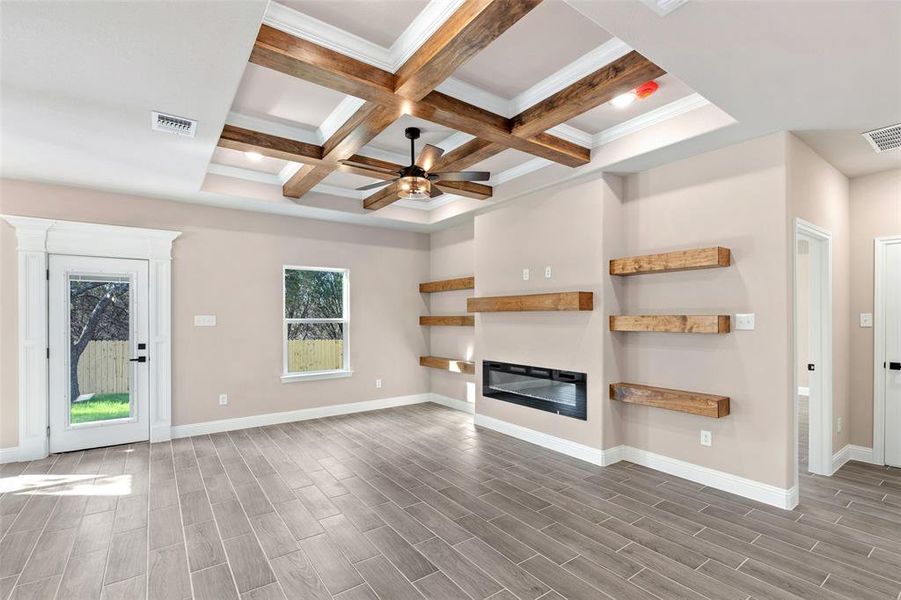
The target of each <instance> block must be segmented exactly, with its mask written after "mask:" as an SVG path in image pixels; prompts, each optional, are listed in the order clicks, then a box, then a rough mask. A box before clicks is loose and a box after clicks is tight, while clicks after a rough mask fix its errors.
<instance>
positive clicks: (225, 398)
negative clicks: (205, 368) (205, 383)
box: [219, 394, 228, 406]
mask: <svg viewBox="0 0 901 600" xmlns="http://www.w3.org/2000/svg"><path fill="white" fill-rule="evenodd" d="M226 404H228V394H219V406H225V405H226Z"/></svg>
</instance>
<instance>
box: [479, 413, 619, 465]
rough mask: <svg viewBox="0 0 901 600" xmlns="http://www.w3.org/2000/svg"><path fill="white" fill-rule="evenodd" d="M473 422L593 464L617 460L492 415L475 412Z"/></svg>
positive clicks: (599, 451)
mask: <svg viewBox="0 0 901 600" xmlns="http://www.w3.org/2000/svg"><path fill="white" fill-rule="evenodd" d="M475 424H476V425H478V426H480V427H485V428H487V429H493V430H494V431H497V432H499V433H503V434H506V435H509V436H511V437H515V438H517V439H520V440H523V441H526V442H530V443H532V444H535V445H536V446H541V447H542V448H548V449H549V450H554V451H556V452H559V453H561V454H566V455H567V456H572V457H574V458H578V459H581V460H584V461H585V462H590V463H591V464H594V465H600V466H602V467H604V466H607V465H611V464H613V463H614V462H616V461H617V460H619V459H618V458H617V459H615V460H611V457H608V456H605V452H604V450H601V449H600V448H592V447H591V446H586V445H584V444H579V443H577V442H571V441H569V440H565V439H563V438H559V437H556V436H553V435H549V434H547V433H542V432H540V431H535V430H534V429H529V428H528V427H522V426H520V425H514V424H513V423H507V422H506V421H501V420H500V419H495V418H494V417H488V416H485V415H480V414H476V416H475Z"/></svg>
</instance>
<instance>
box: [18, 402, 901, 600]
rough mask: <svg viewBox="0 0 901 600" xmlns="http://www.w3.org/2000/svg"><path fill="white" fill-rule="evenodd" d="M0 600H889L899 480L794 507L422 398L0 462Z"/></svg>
mask: <svg viewBox="0 0 901 600" xmlns="http://www.w3.org/2000/svg"><path fill="white" fill-rule="evenodd" d="M0 475H2V479H0V485H2V486H3V488H2V489H4V490H6V491H5V493H3V495H2V497H0V515H2V521H0V523H2V529H0V532H2V534H3V538H2V540H0V598H2V599H6V598H9V597H14V598H17V599H21V598H36V599H41V600H44V599H47V600H49V599H52V598H61V599H62V598H65V599H69V598H73V599H74V598H105V599H110V600H112V599H118V598H121V599H135V598H143V597H145V596H146V597H149V598H166V599H172V600H177V599H181V598H184V599H187V598H205V599H212V600H228V599H237V598H241V599H242V600H268V599H284V598H289V599H292V600H294V599H328V598H335V599H338V600H360V599H372V598H381V599H382V600H404V599H406V598H422V597H426V598H441V599H453V598H463V599H469V598H475V599H482V598H492V599H493V600H511V599H516V598H520V599H528V600H536V599H538V598H541V599H543V600H555V599H559V598H571V599H582V598H592V599H606V598H608V597H610V598H622V599H628V600H634V599H644V600H648V599H654V598H659V599H663V600H669V599H700V598H708V599H711V600H720V599H723V600H725V599H745V598H749V597H753V598H760V599H763V598H777V599H785V598H795V597H801V598H809V599H836V598H852V599H855V600H856V599H868V598H887V599H893V600H894V599H897V598H898V597H899V593H901V473H899V471H897V470H889V469H882V468H877V467H873V466H867V465H862V464H848V465H846V466H845V467H844V468H842V469H841V471H840V472H839V473H837V474H836V475H835V476H834V477H832V478H821V477H808V476H804V477H802V502H801V505H800V506H799V507H798V508H797V509H796V510H794V511H784V510H779V509H775V508H772V507H769V506H764V505H761V504H758V503H755V502H752V501H749V500H746V499H743V498H739V497H736V496H732V495H730V494H727V493H723V492H720V491H717V490H713V489H709V488H705V487H703V486H700V485H697V484H695V483H691V482H688V481H685V480H681V479H678V478H674V477H671V476H669V475H665V474H662V473H659V472H656V471H653V470H650V469H647V468H643V467H639V466H636V465H633V464H629V463H619V464H617V465H613V466H611V467H606V468H601V467H596V466H593V465H590V464H587V463H583V462H580V461H578V460H575V459H572V458H569V457H566V456H562V455H560V454H556V453H554V452H551V451H549V450H545V449H543V448H539V447H537V446H533V445H531V444H528V443H525V442H522V441H519V440H515V439H512V438H509V437H506V436H503V435H500V434H497V433H495V432H492V431H488V430H483V429H476V428H475V427H474V426H473V424H472V420H471V417H470V416H469V415H465V414H463V413H459V412H454V411H451V410H448V409H445V408H443V407H439V406H437V405H433V404H423V405H416V406H410V407H404V408H398V409H391V410H384V411H377V412H370V413H360V414H356V415H347V416H341V417H333V418H328V419H321V420H317V421H305V422H299V423H290V424H287V425H275V426H270V427H263V428H257V429H247V430H242V431H235V432H231V433H228V434H215V435H209V436H207V435H204V436H198V437H195V438H190V439H181V440H176V441H173V442H172V443H171V444H170V443H164V444H153V445H148V444H136V445H132V446H120V447H114V448H108V449H99V450H91V451H87V452H76V453H70V454H63V455H57V456H52V457H50V458H48V459H45V460H41V461H35V462H31V463H16V464H9V465H6V466H4V467H3V469H2V470H0Z"/></svg>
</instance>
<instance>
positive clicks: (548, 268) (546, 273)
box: [544, 265, 551, 279]
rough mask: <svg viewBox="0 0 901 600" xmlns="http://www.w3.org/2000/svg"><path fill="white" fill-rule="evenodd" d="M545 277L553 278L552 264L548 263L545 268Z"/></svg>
mask: <svg viewBox="0 0 901 600" xmlns="http://www.w3.org/2000/svg"><path fill="white" fill-rule="evenodd" d="M544 278H545V279H550V278H551V266H550V265H548V266H546V267H545V268H544Z"/></svg>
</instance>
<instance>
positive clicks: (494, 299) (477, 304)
mask: <svg viewBox="0 0 901 600" xmlns="http://www.w3.org/2000/svg"><path fill="white" fill-rule="evenodd" d="M593 309H594V294H593V293H592V292H551V293H549V294H526V295H521V296H484V297H481V298H479V297H476V298H468V299H467V300H466V310H467V312H525V311H546V310H593Z"/></svg>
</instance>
